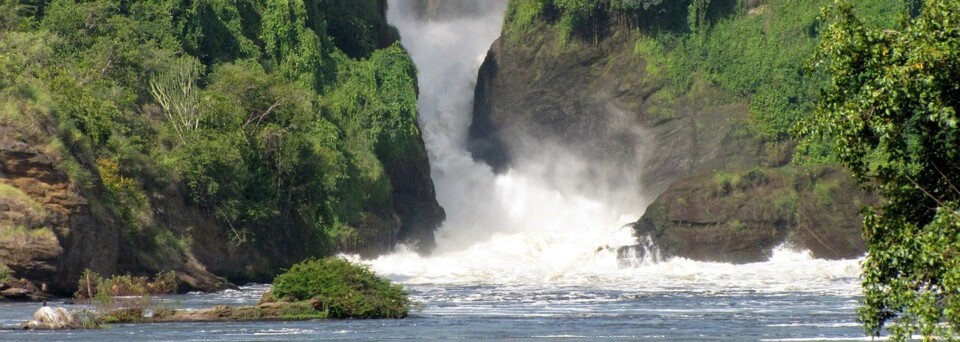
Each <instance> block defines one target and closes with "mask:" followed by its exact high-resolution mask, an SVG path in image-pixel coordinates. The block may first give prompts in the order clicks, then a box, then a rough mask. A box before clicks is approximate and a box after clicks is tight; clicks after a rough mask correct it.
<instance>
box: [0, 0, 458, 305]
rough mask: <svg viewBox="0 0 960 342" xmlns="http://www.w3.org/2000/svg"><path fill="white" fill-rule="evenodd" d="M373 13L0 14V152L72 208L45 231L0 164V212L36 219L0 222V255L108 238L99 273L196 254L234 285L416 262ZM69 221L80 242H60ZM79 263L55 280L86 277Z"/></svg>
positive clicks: (393, 65) (398, 136) (165, 4)
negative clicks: (37, 243)
mask: <svg viewBox="0 0 960 342" xmlns="http://www.w3.org/2000/svg"><path fill="white" fill-rule="evenodd" d="M385 9H386V4H385V1H380V0H369V1H338V0H320V1H253V0H251V1H217V0H214V1H173V0H156V1H153V0H151V1H107V0H96V1H74V0H54V1H49V0H35V1H19V0H4V1H2V2H0V16H2V17H0V108H2V111H0V132H2V136H3V139H4V140H5V141H6V142H5V144H4V145H5V146H21V145H24V146H27V148H26V149H27V150H30V151H32V152H35V154H37V155H42V156H43V158H46V159H49V160H50V161H51V163H50V164H51V166H52V168H50V170H46V171H44V172H50V173H54V174H62V175H65V177H66V181H65V183H67V184H69V186H67V187H66V188H68V189H65V190H71V191H73V193H75V194H76V195H77V196H76V197H77V198H82V200H79V201H80V202H82V203H83V204H84V206H86V203H87V201H88V203H89V204H88V206H89V208H90V210H89V213H82V212H78V211H77V210H75V209H71V208H68V209H67V210H65V211H64V213H63V215H60V216H59V217H54V216H57V215H58V214H57V213H55V211H56V210H52V209H51V208H53V207H55V206H57V205H59V204H57V203H54V202H56V201H55V200H51V199H50V198H47V199H43V198H40V199H37V198H36V197H37V196H33V198H31V196H30V195H31V194H30V192H31V191H30V189H29V185H23V184H21V185H17V184H16V181H15V178H16V177H14V176H15V175H16V173H17V172H16V170H13V169H14V167H12V166H10V165H8V170H5V171H6V173H7V174H8V175H7V176H6V177H4V178H7V180H6V181H4V182H3V183H0V189H2V190H3V191H2V192H0V194H2V195H0V201H4V202H3V203H6V204H7V205H8V207H9V206H26V207H32V208H34V209H35V210H33V212H34V214H35V215H33V216H36V217H35V218H32V219H18V218H16V217H9V216H10V215H7V216H6V217H5V218H7V219H8V220H6V221H5V223H6V224H5V226H4V227H3V228H2V230H3V233H2V235H0V237H2V239H3V240H5V241H7V242H8V243H7V245H10V246H13V247H10V248H11V249H15V248H14V247H16V246H15V245H17V244H16V243H14V242H16V241H20V245H24V244H27V243H26V242H24V241H33V240H38V239H39V237H51V236H56V237H57V239H59V240H60V245H63V248H65V249H67V253H68V254H69V253H70V251H71V250H76V249H83V248H87V249H91V248H98V247H94V246H87V247H84V246H77V247H74V246H71V245H72V243H71V242H68V241H71V239H76V238H78V237H77V235H83V234H86V233H84V232H83V231H82V230H84V229H88V230H96V231H99V232H100V233H101V234H102V233H103V232H107V231H110V229H113V231H115V234H105V235H107V237H106V239H114V240H116V241H118V242H117V243H118V244H119V246H117V247H118V248H119V249H120V252H119V254H116V253H115V252H114V254H115V255H117V257H116V260H114V261H113V263H118V264H119V265H118V266H115V267H111V266H109V264H111V261H110V260H106V261H103V262H101V263H100V264H102V265H100V266H99V267H100V268H101V270H100V271H101V272H104V273H112V272H113V271H135V272H155V271H158V270H157V269H162V268H171V267H173V268H176V267H182V266H176V265H177V264H189V263H190V260H192V259H193V258H194V254H197V255H196V257H197V258H199V259H200V261H201V262H202V263H206V264H208V267H212V268H214V269H215V270H214V271H216V273H219V274H227V275H231V274H233V275H235V276H237V277H239V278H240V279H243V278H249V277H264V276H269V275H270V274H271V273H272V272H275V271H276V268H274V265H289V264H291V263H292V262H296V261H299V260H302V258H303V257H305V256H309V255H317V256H319V255H329V254H331V253H333V252H337V251H354V252H362V253H368V254H369V253H377V252H382V251H385V250H388V249H389V248H392V246H393V245H394V244H395V243H397V242H400V241H407V242H410V243H412V244H421V245H422V246H423V247H424V248H428V247H429V246H430V245H431V244H432V242H433V235H432V234H433V233H432V231H433V228H434V227H435V226H436V225H438V224H439V222H440V220H442V217H443V212H442V209H441V208H440V207H439V205H437V204H436V200H435V199H434V195H433V185H432V183H431V182H430V179H429V170H428V166H427V161H426V152H425V150H424V146H423V143H422V139H421V137H420V130H419V126H418V122H417V109H416V108H417V83H416V68H415V66H414V65H413V63H412V61H411V60H410V58H409V56H408V55H407V53H406V52H405V51H404V49H403V48H402V47H400V45H399V43H398V42H397V41H398V39H399V37H398V34H397V32H396V30H395V29H394V28H392V27H390V26H388V25H387V23H386V19H385ZM14 150H15V149H14ZM11 151H12V150H11V149H7V151H6V152H8V155H10V156H12V155H13V154H12V153H13V152H11ZM8 158H9V160H11V161H12V160H13V158H12V157H8ZM10 164H11V165H12V162H11V163H10ZM26 172H27V173H29V172H30V171H29V170H27V171H26ZM0 175H4V174H2V173H0ZM61 188H62V187H61ZM66 206H67V205H66V204H62V205H61V207H66ZM75 216H92V217H93V218H94V220H95V221H96V222H97V223H96V224H94V225H93V227H89V228H78V227H76V223H75V221H76V220H75V219H73V218H72V217H75ZM64 221H66V222H64ZM211 227H212V228H211ZM111 235H113V236H111ZM101 236H102V235H101ZM198 244H199V246H197V245H198ZM21 247H24V248H26V247H25V246H21ZM107 248H109V247H107ZM191 250H195V251H196V253H194V252H192V251H191ZM89 254H91V255H92V254H104V253H102V252H98V253H89ZM107 254H109V252H107ZM214 254H222V255H219V256H218V255H214ZM91 258H96V256H88V257H81V259H85V260H82V261H79V262H77V264H76V265H73V266H76V267H81V266H83V267H95V268H96V267H98V266H97V265H90V264H91V263H92V262H91ZM231 258H234V259H237V260H225V259H231ZM210 260H219V261H210ZM194 261H196V260H194ZM14 263H15V262H14ZM210 264H213V265H210ZM216 265H221V266H220V267H217V266H216ZM7 266H10V268H12V269H13V270H12V271H13V272H14V274H16V275H17V276H33V277H34V278H36V277H38V276H39V278H40V279H41V280H43V279H45V278H47V277H50V275H49V274H38V273H37V272H40V273H43V272H42V270H40V271H38V270H35V269H30V267H29V266H22V265H7ZM65 266H67V265H64V264H62V263H61V264H59V265H58V266H56V267H59V268H70V267H65ZM18 267H19V269H18ZM76 272H79V270H78V271H71V272H67V273H71V275H73V274H72V273H76ZM46 273H50V272H49V270H48V272H46ZM61 273H63V272H61ZM68 279H69V277H68V278H67V279H64V280H63V282H72V281H75V279H76V277H75V275H74V277H73V279H72V280H68ZM63 286H69V285H63Z"/></svg>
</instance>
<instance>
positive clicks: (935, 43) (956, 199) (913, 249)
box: [801, 0, 960, 340]
mask: <svg viewBox="0 0 960 342" xmlns="http://www.w3.org/2000/svg"><path fill="white" fill-rule="evenodd" d="M825 14H826V16H829V17H831V19H832V24H831V25H830V26H829V28H828V29H827V30H826V31H824V34H823V36H822V40H821V43H820V48H819V50H818V53H817V54H816V58H815V61H816V65H817V68H818V70H821V71H824V72H826V74H827V75H828V76H829V84H828V86H827V88H826V89H825V90H824V91H823V93H822V94H821V99H820V103H819V104H818V108H817V110H816V113H815V115H814V117H813V119H812V121H811V122H808V123H809V124H810V125H809V126H807V128H802V129H801V130H802V132H801V133H805V134H808V135H809V134H813V135H817V136H823V137H828V138H829V139H831V140H832V141H833V143H834V152H835V154H836V156H837V158H838V160H839V161H840V162H841V163H843V164H844V165H845V166H847V167H848V168H849V169H850V170H851V171H852V172H853V174H854V176H855V177H856V178H857V180H858V181H859V182H861V184H863V185H864V186H865V187H867V188H869V189H872V190H874V191H876V192H877V193H878V194H879V195H880V196H881V197H882V198H883V202H882V203H881V204H880V205H878V206H876V207H872V208H867V209H866V210H865V214H866V215H865V219H864V237H865V239H866V240H867V250H868V253H867V258H866V260H864V262H863V264H862V267H863V290H864V299H863V307H861V308H860V310H859V318H860V320H861V322H862V323H863V324H864V329H865V330H866V331H867V332H868V333H869V334H871V335H874V336H876V335H879V334H880V333H881V332H882V329H883V328H884V326H885V325H888V329H889V330H890V332H891V333H892V334H893V336H894V338H895V339H897V340H906V339H909V338H910V336H911V334H914V333H920V334H921V335H922V336H924V337H925V338H926V339H933V338H934V337H935V336H942V337H947V338H952V337H955V336H957V334H958V333H960V212H958V211H957V208H958V203H960V190H958V188H957V185H960V129H958V127H957V108H960V1H956V0H928V1H927V2H926V3H925V5H924V7H923V9H922V11H921V13H920V14H919V16H917V17H914V18H904V19H903V20H902V23H901V24H900V29H899V30H881V29H877V28H871V27H868V26H867V25H865V24H864V23H863V22H862V21H860V20H859V19H858V18H857V17H856V15H855V12H854V10H853V8H852V5H851V4H850V2H848V1H844V0H840V1H838V2H837V6H836V8H835V9H833V10H828V11H826V12H825Z"/></svg>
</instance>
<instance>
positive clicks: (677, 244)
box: [470, 1, 873, 262]
mask: <svg viewBox="0 0 960 342" xmlns="http://www.w3.org/2000/svg"><path fill="white" fill-rule="evenodd" d="M697 4H699V3H697ZM701 5H702V6H707V7H706V8H700V9H699V11H701V13H702V16H700V17H699V19H698V16H696V15H689V14H690V11H694V10H697V9H696V5H695V3H694V2H684V1H681V2H675V3H670V4H668V3H659V2H651V5H650V7H649V8H627V6H629V4H627V3H619V4H618V3H616V2H608V1H599V2H596V3H585V4H580V5H571V4H566V3H559V2H554V1H543V2H537V3H535V4H533V3H527V2H522V1H511V3H510V8H509V9H508V12H507V19H506V23H505V26H504V30H503V35H502V37H501V38H500V39H499V40H498V41H497V42H496V43H494V45H493V46H492V47H491V50H490V52H489V54H488V55H487V57H486V59H485V61H484V62H483V65H482V67H481V69H480V75H479V80H478V82H477V87H476V100H475V103H474V106H475V107H474V118H473V123H472V125H471V131H470V133H471V135H470V146H471V152H472V153H473V156H474V158H475V159H479V160H483V161H485V162H487V163H488V164H490V165H491V166H492V167H493V168H494V169H495V170H504V169H506V168H507V167H509V166H511V165H513V164H515V163H516V162H517V161H518V160H523V159H525V158H537V156H538V155H541V154H543V153H545V152H544V151H548V150H549V149H550V148H551V147H550V146H557V145H559V146H562V148H563V149H564V151H567V152H568V153H573V154H576V155H578V156H579V157H580V158H581V159H583V160H585V161H587V162H588V163H589V164H590V165H591V166H592V167H593V168H595V169H597V170H607V171H600V172H598V173H602V172H610V173H612V174H613V177H610V179H612V180H610V182H612V183H617V182H619V184H622V185H624V186H627V185H628V184H632V182H633V181H635V184H637V186H636V189H635V191H637V192H638V193H639V194H642V195H643V196H645V197H646V198H649V199H651V200H652V199H654V198H655V199H656V200H655V201H653V204H652V205H651V206H650V207H649V209H647V211H646V214H644V216H643V218H642V219H641V220H640V221H639V222H638V223H637V224H636V225H635V226H636V228H637V234H638V235H641V236H642V235H653V237H655V238H656V239H655V240H656V241H657V242H659V243H660V244H662V245H663V246H662V247H663V248H664V250H665V251H666V254H668V255H677V256H684V257H690V258H693V259H698V260H715V261H732V262H750V261H758V260H765V259H766V258H767V257H769V252H770V250H772V249H773V247H775V246H776V245H778V244H780V243H783V242H785V241H790V242H793V243H794V244H795V245H797V246H799V247H803V248H808V249H810V250H812V251H813V253H814V254H815V255H816V256H818V257H825V258H850V257H856V256H859V255H862V253H863V250H864V246H863V241H862V237H861V235H860V230H859V228H860V226H861V219H860V215H859V209H860V205H861V204H865V203H867V202H869V201H872V200H873V199H872V197H871V196H869V195H868V194H864V193H862V192H861V191H860V190H858V189H857V187H856V186H855V185H853V184H852V181H850V180H849V179H848V178H849V176H848V175H846V174H845V173H843V172H840V171H838V170H836V168H834V167H831V166H829V165H827V166H820V165H816V163H812V164H810V165H809V166H794V163H793V159H794V152H795V149H796V148H797V144H796V143H795V142H793V141H792V140H791V139H790V138H789V133H788V130H789V127H790V125H791V124H792V123H794V122H796V120H797V117H802V116H803V115H809V113H810V103H812V100H809V97H808V96H809V95H808V94H809V93H810V91H809V89H810V87H809V86H799V85H796V86H795V85H794V84H804V82H814V81H806V79H805V78H804V77H805V76H803V75H802V70H803V67H802V65H801V63H800V62H798V61H802V60H804V58H805V57H803V56H806V55H805V54H806V53H807V52H805V51H806V50H805V49H810V48H811V47H812V44H813V43H812V42H813V41H814V40H813V39H814V38H812V36H811V33H810V32H814V31H810V30H807V31H799V32H798V28H801V29H802V28H804V27H812V26H809V25H815V23H816V21H815V16H816V13H817V9H816V6H811V7H810V8H805V9H802V10H797V8H799V7H796V6H792V7H791V6H789V5H788V3H787V2H783V3H781V2H775V3H772V4H767V5H764V4H760V3H758V2H756V1H730V2H727V1H723V2H716V1H715V2H703V4H701ZM618 6H620V7H618ZM581 7H582V8H581ZM790 11H793V12H802V13H790ZM785 15H790V16H796V17H797V18H795V19H797V20H796V21H795V22H791V24H788V25H787V24H785V25H786V26H784V27H773V28H771V27H770V24H769V23H770V22H776V21H777V20H779V19H778V16H785ZM780 19H782V18H780ZM688 20H697V22H696V23H693V24H691V23H688ZM806 20H809V22H807V21H806ZM765 23H766V24H765ZM714 24H715V25H723V26H722V30H720V29H716V30H713V29H711V27H710V25H714ZM764 25H767V26H766V27H767V28H768V31H769V32H766V33H764V32H763V30H760V31H757V30H754V27H755V26H756V27H764ZM791 25H793V26H791ZM794 26H796V27H794ZM738 30H740V31H743V32H740V31H738ZM728 31H729V32H728ZM781 31H782V32H781ZM730 32H734V33H736V34H739V36H737V37H736V38H733V37H725V36H724V35H726V34H730ZM784 32H786V33H784ZM779 34H791V35H796V36H797V37H799V38H790V39H784V38H778V37H776V36H775V35H779ZM813 34H815V32H814V33H813ZM712 35H717V36H719V37H713V36H712ZM768 35H769V36H768ZM725 39H737V40H740V41H743V42H760V43H756V44H759V45H757V46H753V45H748V44H746V45H747V46H745V47H738V44H741V43H736V44H735V43H732V42H730V41H729V40H726V41H725ZM777 39H781V40H782V41H778V40H777ZM794 40H796V41H794ZM766 42H769V43H766ZM714 44H725V45H714ZM763 44H788V45H789V44H793V45H790V46H792V47H791V49H792V50H790V51H784V52H782V54H783V55H788V56H789V58H780V57H778V56H777V52H776V51H775V47H774V46H765V45H763ZM718 46H720V47H718ZM749 49H757V50H758V51H759V50H764V51H763V53H762V54H761V57H763V58H767V59H764V60H762V61H761V62H762V63H761V62H757V63H758V64H757V65H752V67H753V68H755V69H756V70H754V71H756V72H755V73H749V74H745V73H744V72H743V70H741V68H750V67H751V66H746V64H747V63H753V62H754V61H752V60H746V59H742V60H738V59H737V58H746V57H744V56H742V55H744V54H749V53H751V52H750V51H754V50H749ZM741 50H742V51H741ZM744 51H746V52H744ZM687 52H689V55H685V53H687ZM718 56H719V57H718ZM720 57H723V58H725V60H724V61H725V62H726V63H730V65H710V64H703V63H705V62H706V63H709V62H716V61H717V59H719V58H720ZM791 58H792V59H791ZM772 68H779V69H775V70H769V69H772ZM744 70H750V69H744ZM763 70H769V71H763ZM777 73H786V75H787V76H783V75H780V74H777ZM778 75H779V76H778ZM751 77H756V78H755V79H753V78H751ZM794 78H795V79H796V81H794ZM780 84H790V86H780ZM790 87H793V88H790ZM782 88H789V89H788V90H783V89H782ZM791 91H797V92H798V93H791ZM805 148H806V147H805ZM611 170H612V171H611ZM591 176H593V175H592V174H587V175H584V177H591ZM754 176H756V177H759V178H758V179H757V180H751V179H752V178H751V177H754ZM724 179H726V180H724ZM731 181H733V183H730V184H727V185H722V184H721V185H718V182H721V183H722V182H727V183H729V182H731ZM754 181H755V183H751V182H754ZM738 182H740V183H738ZM731 184H732V185H731ZM718 186H721V187H723V186H730V188H729V189H720V190H718ZM640 210H642V208H638V211H640Z"/></svg>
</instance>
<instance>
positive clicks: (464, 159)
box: [350, 0, 859, 294]
mask: <svg viewBox="0 0 960 342" xmlns="http://www.w3.org/2000/svg"><path fill="white" fill-rule="evenodd" d="M412 4H413V2H411V1H401V0H390V1H389V11H388V20H389V21H390V22H391V23H392V24H393V25H394V26H396V27H397V28H398V29H399V30H400V33H401V36H402V43H403V45H404V46H405V47H406V49H407V50H408V51H409V52H410V54H411V56H412V58H413V60H414V62H415V63H416V65H417V67H418V72H419V74H418V78H419V87H420V98H419V111H420V123H421V127H422V128H423V134H424V142H425V144H426V146H427V150H428V155H429V158H430V164H431V173H432V178H433V180H434V184H435V186H436V191H437V199H438V201H439V202H440V204H441V205H442V206H443V207H444V208H445V209H446V212H447V220H446V221H445V222H444V224H443V226H442V227H441V228H440V229H439V230H438V231H437V233H436V237H437V248H436V250H435V251H434V253H433V254H432V255H430V256H420V255H418V254H416V253H414V252H412V251H410V250H409V249H407V248H404V247H403V246H400V247H398V248H397V250H396V252H394V253H392V254H390V255H385V256H382V257H380V258H378V259H375V260H366V261H363V262H365V263H367V264H369V265H370V266H371V267H372V268H373V269H374V270H375V271H376V272H378V273H381V274H384V275H386V276H388V277H390V278H393V279H395V280H397V281H400V282H403V283H408V284H503V285H516V286H593V287H600V288H625V289H631V290H638V289H640V290H644V291H703V292H709V291H763V292H819V293H824V292H825V293H838V294H855V293H858V291H859V290H858V287H859V286H858V285H859V281H858V276H859V267H858V262H857V261H856V260H843V261H827V260H817V259H814V258H812V257H811V256H810V253H809V252H807V251H797V250H793V249H791V248H788V247H786V246H782V247H780V248H777V249H776V250H775V251H774V252H773V255H772V257H771V258H770V260H769V261H766V262H761V263H753V264H745V265H732V264H725V263H709V262H699V261H693V260H687V259H682V258H675V259H671V260H666V261H662V262H654V261H657V260H650V259H642V260H640V261H638V262H631V263H627V264H624V263H623V262H622V261H621V260H618V253H617V251H618V249H619V248H620V247H624V246H631V245H636V244H637V238H636V237H635V236H634V234H633V231H632V229H630V228H629V227H625V224H627V223H630V222H634V221H636V219H637V217H636V216H638V215H641V214H642V213H643V208H645V207H646V205H647V204H648V199H646V198H643V196H641V195H640V191H639V190H638V187H637V185H636V183H635V180H624V181H623V186H621V187H618V188H610V187H609V186H608V185H605V184H609V183H608V182H607V181H609V179H602V180H601V179H590V178H589V177H581V176H578V175H583V174H584V173H583V172H580V171H582V170H586V169H588V167H589V163H588V162H585V161H583V160H578V159H577V158H576V157H575V154H573V153H564V151H563V150H562V149H561V148H559V147H557V148H552V147H550V148H549V150H545V151H544V152H543V153H542V155H539V156H526V157H528V158H525V159H524V158H520V159H519V160H515V161H514V164H513V165H512V167H513V168H512V169H511V170H509V171H507V172H505V173H503V174H500V175H497V174H495V173H494V172H492V170H491V169H490V167H489V166H487V165H486V164H483V163H480V162H476V161H474V160H473V158H472V157H471V156H470V153H469V152H468V151H467V149H466V144H467V138H468V128H469V125H470V120H471V115H472V110H473V94H474V87H475V85H476V77H477V72H478V69H479V67H480V63H481V62H482V61H483V58H484V56H485V55H486V53H487V50H488V49H489V47H490V45H491V43H493V41H494V40H495V39H497V37H498V36H499V35H500V28H501V22H502V20H503V13H504V11H505V8H506V1H505V0H485V1H484V2H483V5H482V6H470V7H472V10H474V11H477V12H476V13H471V14H470V15H458V16H456V17H454V18H434V19H436V20H427V19H423V18H416V16H415V15H413V10H412V8H411V7H410V6H411V5H412ZM477 7H479V9H478V8H477ZM543 146H549V144H548V143H546V142H545V143H544V144H543ZM599 178H602V177H599ZM649 252H650V251H649V250H648V251H647V253H642V254H651V253H649ZM350 258H355V259H356V257H350ZM653 259H657V258H653Z"/></svg>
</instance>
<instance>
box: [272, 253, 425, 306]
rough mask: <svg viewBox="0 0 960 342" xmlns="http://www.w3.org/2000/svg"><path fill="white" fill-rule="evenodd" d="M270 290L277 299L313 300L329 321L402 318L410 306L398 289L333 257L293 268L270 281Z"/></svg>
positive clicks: (364, 268) (396, 286)
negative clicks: (325, 312) (331, 319)
mask: <svg viewBox="0 0 960 342" xmlns="http://www.w3.org/2000/svg"><path fill="white" fill-rule="evenodd" d="M271 291H272V296H273V297H274V298H279V299H281V300H293V301H304V300H311V299H316V300H318V301H319V303H320V304H319V308H320V309H322V310H325V311H327V312H328V314H329V317H332V318H403V317H406V316H407V311H408V306H409V304H410V300H409V299H408V298H407V293H406V292H405V291H404V290H403V288H402V287H401V286H399V285H394V284H391V283H390V281H389V280H387V279H384V278H382V277H379V276H377V275H376V274H374V273H373V272H372V271H370V269H368V268H366V267H364V266H360V265H356V264H353V263H351V262H349V261H346V260H343V259H339V258H335V257H328V258H324V259H319V260H317V259H308V260H306V261H304V262H301V263H299V264H296V265H293V267H291V268H290V270H289V271H287V272H286V273H284V274H281V275H279V276H277V277H276V279H274V281H273V289H272V290H271Z"/></svg>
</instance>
